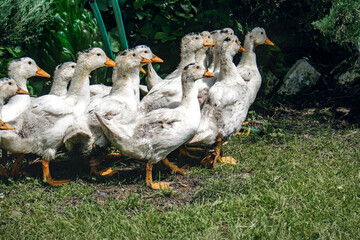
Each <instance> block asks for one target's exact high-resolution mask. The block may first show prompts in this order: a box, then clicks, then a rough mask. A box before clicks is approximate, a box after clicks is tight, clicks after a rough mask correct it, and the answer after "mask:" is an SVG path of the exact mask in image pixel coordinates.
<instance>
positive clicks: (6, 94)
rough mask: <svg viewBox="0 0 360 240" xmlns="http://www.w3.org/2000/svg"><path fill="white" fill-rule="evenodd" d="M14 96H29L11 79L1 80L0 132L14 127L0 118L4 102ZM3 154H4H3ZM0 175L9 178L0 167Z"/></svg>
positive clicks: (6, 172)
mask: <svg viewBox="0 0 360 240" xmlns="http://www.w3.org/2000/svg"><path fill="white" fill-rule="evenodd" d="M15 94H29V93H28V92H26V91H24V90H23V89H21V88H19V87H18V86H17V85H16V83H15V81H14V80H13V79H11V78H1V79H0V123H1V125H0V130H13V129H15V127H13V126H11V125H10V124H8V123H6V122H3V121H2V120H1V119H2V116H1V109H2V107H3V106H4V102H5V100H7V99H8V98H10V97H12V96H14V95H15ZM3 154H4V152H3ZM0 175H2V176H6V177H9V176H10V174H9V173H8V171H7V170H6V169H5V168H4V167H3V166H1V165H0Z"/></svg>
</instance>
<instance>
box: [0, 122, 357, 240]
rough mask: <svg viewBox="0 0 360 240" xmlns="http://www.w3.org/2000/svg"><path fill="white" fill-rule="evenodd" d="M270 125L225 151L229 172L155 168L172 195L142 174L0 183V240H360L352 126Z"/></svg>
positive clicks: (234, 141)
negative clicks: (54, 183) (231, 160)
mask: <svg viewBox="0 0 360 240" xmlns="http://www.w3.org/2000/svg"><path fill="white" fill-rule="evenodd" d="M270 124H271V130H270V132H267V133H266V134H265V135H264V136H262V137H260V136H257V135H255V134H251V135H250V136H248V137H239V136H236V137H234V138H233V139H232V140H231V141H230V142H229V143H228V144H227V145H225V146H224V148H223V151H224V152H223V154H224V155H231V156H233V157H235V158H236V159H237V161H238V163H237V165H236V166H226V165H221V164H218V165H217V166H216V167H215V169H213V170H209V169H204V168H202V167H201V166H200V165H199V164H195V166H194V167H191V168H190V170H189V173H188V174H187V175H185V176H184V177H182V176H175V175H166V174H167V173H164V172H166V171H168V170H166V169H164V168H161V169H160V171H161V172H162V174H163V175H162V176H161V178H168V180H169V181H174V182H181V183H183V185H184V186H180V187H177V188H175V189H174V190H172V191H167V192H166V191H160V192H156V191H152V190H150V189H148V188H146V186H145V183H144V176H139V178H137V179H135V180H134V182H127V181H123V180H119V179H118V177H119V176H118V177H116V176H114V177H113V178H111V179H108V180H104V179H101V180H98V179H96V178H94V179H93V178H91V177H88V178H84V177H83V175H79V176H77V177H76V179H75V180H74V181H72V182H71V183H70V184H69V185H66V186H61V187H57V188H53V187H49V186H46V185H45V184H44V183H43V182H42V181H41V178H40V177H36V176H35V177H34V176H28V177H23V178H20V179H14V180H10V181H1V182H0V216H1V217H0V238H1V239H160V238H162V239H249V238H261V239H307V238H313V239H318V238H321V239H357V238H359V236H360V228H359V226H360V205H359V202H360V153H359V147H360V133H359V129H358V128H356V127H351V128H348V129H341V130H339V129H338V130H335V129H334V128H332V127H331V124H329V123H319V122H317V121H316V120H306V121H305V119H300V122H299V121H297V120H296V119H295V120H290V119H287V120H271V123H270ZM270 133H272V134H270ZM142 167H143V166H140V168H142ZM142 174H143V173H142ZM154 174H155V173H154Z"/></svg>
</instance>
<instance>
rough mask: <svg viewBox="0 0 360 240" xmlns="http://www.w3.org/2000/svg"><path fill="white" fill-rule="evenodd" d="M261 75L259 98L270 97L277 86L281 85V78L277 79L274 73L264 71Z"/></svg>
mask: <svg viewBox="0 0 360 240" xmlns="http://www.w3.org/2000/svg"><path fill="white" fill-rule="evenodd" d="M260 73H261V79H262V81H261V87H260V90H259V96H265V97H266V96H269V94H270V93H271V91H272V90H273V89H274V88H275V86H276V85H277V84H278V83H279V78H277V77H276V76H275V75H274V74H273V73H272V72H270V71H262V70H260Z"/></svg>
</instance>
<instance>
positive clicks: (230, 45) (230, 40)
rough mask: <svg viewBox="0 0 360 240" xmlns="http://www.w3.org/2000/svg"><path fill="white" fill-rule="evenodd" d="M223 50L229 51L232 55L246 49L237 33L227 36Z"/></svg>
mask: <svg viewBox="0 0 360 240" xmlns="http://www.w3.org/2000/svg"><path fill="white" fill-rule="evenodd" d="M221 51H226V52H228V53H229V54H230V55H231V56H232V57H233V56H234V55H235V54H236V53H238V52H239V51H245V50H244V48H243V47H242V46H241V45H240V41H239V39H238V38H237V36H235V35H230V36H227V37H226V38H225V39H224V41H223V44H222V48H221Z"/></svg>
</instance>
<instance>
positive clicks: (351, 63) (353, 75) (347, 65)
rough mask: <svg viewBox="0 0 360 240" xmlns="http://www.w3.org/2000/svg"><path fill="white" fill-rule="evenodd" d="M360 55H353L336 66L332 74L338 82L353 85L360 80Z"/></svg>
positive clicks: (343, 84)
mask: <svg viewBox="0 0 360 240" xmlns="http://www.w3.org/2000/svg"><path fill="white" fill-rule="evenodd" d="M359 66H360V57H358V56H351V57H349V58H347V59H345V60H344V61H343V62H341V63H340V64H339V65H338V66H336V67H335V68H334V69H333V70H332V71H331V72H330V74H331V75H332V76H333V77H334V79H335V82H336V84H338V85H341V86H347V87H348V86H351V85H352V84H353V83H355V82H356V81H358V80H360V67H359Z"/></svg>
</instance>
